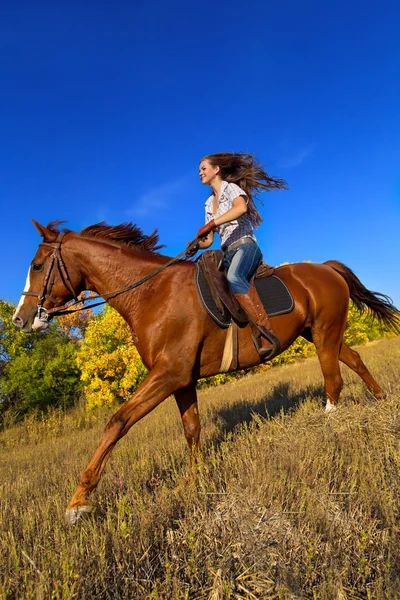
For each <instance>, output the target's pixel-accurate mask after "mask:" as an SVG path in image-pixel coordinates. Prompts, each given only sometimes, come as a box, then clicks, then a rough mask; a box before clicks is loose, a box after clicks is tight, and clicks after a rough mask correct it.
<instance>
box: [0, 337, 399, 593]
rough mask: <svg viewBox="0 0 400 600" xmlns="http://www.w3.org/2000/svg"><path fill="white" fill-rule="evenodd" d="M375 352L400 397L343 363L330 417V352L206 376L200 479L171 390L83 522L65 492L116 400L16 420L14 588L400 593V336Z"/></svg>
mask: <svg viewBox="0 0 400 600" xmlns="http://www.w3.org/2000/svg"><path fill="white" fill-rule="evenodd" d="M360 352H361V354H362V356H363V358H364V359H365V362H366V363H367V365H368V367H369V368H370V370H371V372H372V373H373V374H374V375H375V376H376V378H377V379H378V381H379V382H380V383H381V385H382V386H383V387H384V388H385V390H386V391H387V393H388V397H387V399H386V400H382V401H379V402H376V401H374V400H373V399H372V398H371V396H370V395H369V393H368V392H367V391H366V390H365V388H364V387H363V385H362V382H361V380H359V379H358V377H357V376H355V375H354V374H353V373H351V372H349V371H348V370H347V369H346V368H345V367H343V369H342V371H343V374H344V378H345V386H344V389H343V392H342V396H341V403H340V409H339V410H338V411H336V412H335V413H331V414H330V415H329V416H328V415H326V414H325V413H324V411H323V399H322V376H321V374H320V370H319V366H318V363H317V361H316V359H307V360H306V361H304V362H301V363H297V364H295V365H291V366H286V367H280V368H276V369H272V370H271V371H268V373H267V374H265V375H254V376H248V377H246V378H244V379H243V380H240V381H238V382H236V383H233V384H228V385H226V386H222V387H219V388H210V389H207V390H204V391H201V392H200V393H199V404H200V411H201V417H202V425H203V435H202V439H203V444H204V452H203V456H202V459H201V461H200V463H199V465H198V467H197V469H196V472H193V473H192V477H191V479H190V480H189V482H188V483H187V484H186V485H184V484H183V480H184V477H185V474H186V473H187V470H188V466H187V450H186V442H185V440H184V436H183V433H182V429H181V424H180V419H179V414H178V409H177V408H176V406H175V403H174V400H173V399H172V398H170V399H168V400H167V401H166V402H165V403H164V404H163V405H161V406H160V407H159V408H158V409H157V410H156V411H155V412H153V413H152V414H151V415H149V416H148V417H147V418H146V419H144V420H143V421H142V422H141V423H139V424H137V425H136V426H135V427H134V428H133V429H132V430H131V432H130V433H129V435H128V436H127V437H126V438H124V439H123V440H122V441H121V442H120V443H119V445H118V446H117V448H116V449H115V450H114V453H113V454H112V456H111V459H110V461H109V463H108V466H107V469H106V472H105V474H104V477H103V479H102V481H101V483H100V485H99V488H98V491H97V492H96V493H95V495H94V497H93V501H94V503H95V506H96V510H95V512H94V513H93V514H92V515H91V516H90V517H88V518H87V519H85V520H83V521H82V522H80V523H79V524H78V525H77V526H75V527H74V528H67V527H66V526H65V525H64V511H65V507H66V505H67V503H68V501H69V498H70V496H71V495H72V493H73V491H74V489H75V487H76V484H77V481H78V478H79V475H80V472H81V471H82V470H83V468H84V467H85V466H86V464H87V462H88V460H89V458H90V456H91V454H92V452H93V451H94V449H95V447H96V444H97V441H98V438H99V436H100V434H101V431H102V429H103V427H104V425H105V423H106V421H107V419H108V416H109V415H107V414H106V413H104V412H99V413H95V414H91V415H87V414H85V413H84V411H83V410H76V411H73V412H71V413H69V414H65V415H64V414H62V413H60V412H56V411H55V412H54V413H52V414H51V415H50V416H49V418H48V419H47V421H45V422H42V423H40V422H37V421H35V420H34V419H30V420H28V421H27V422H26V423H24V424H23V425H19V426H15V427H13V428H11V429H9V430H8V431H6V432H4V433H3V434H1V436H0V468H1V474H0V477H1V480H0V483H1V494H0V553H1V554H0V555H1V557H2V560H1V562H0V573H1V575H0V577H1V580H0V598H1V599H2V600H3V599H8V598H10V599H11V598H18V599H30V598H33V599H35V600H36V599H38V600H40V599H46V600H47V599H50V598H54V599H62V600H68V599H72V598H77V599H79V600H81V599H85V600H86V599H92V598H96V599H97V598H99V599H103V598H104V599H125V598H126V599H138V600H140V599H143V600H144V599H153V600H154V599H184V598H187V599H193V600H194V599H203V598H204V599H209V600H223V599H235V600H240V599H245V600H253V599H265V600H268V599H271V600H272V599H273V598H274V599H294V598H299V599H300V598H314V599H326V600H335V599H337V600H339V599H340V600H344V599H346V598H370V599H374V600H375V599H378V600H379V599H383V598H385V599H393V600H394V599H398V598H399V597H400V567H399V566H398V565H400V543H399V542H400V538H399V516H400V500H399V486H400V470H399V469H400V447H399V439H400V412H399V408H400V383H399V378H398V371H399V364H400V338H393V339H389V340H383V341H380V342H374V343H372V344H369V345H368V346H366V347H364V348H362V349H361V350H360ZM267 411H268V414H269V417H268V414H267Z"/></svg>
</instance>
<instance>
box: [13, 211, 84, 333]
mask: <svg viewBox="0 0 400 600" xmlns="http://www.w3.org/2000/svg"><path fill="white" fill-rule="evenodd" d="M33 224H34V225H35V227H36V229H37V230H38V231H39V233H40V235H41V236H42V238H43V241H42V242H41V243H40V244H39V248H38V250H37V252H36V254H35V256H34V258H33V260H32V262H31V265H30V267H29V271H28V276H27V278H26V284H25V289H24V291H23V292H22V296H21V300H20V301H19V304H18V306H17V309H16V311H15V313H14V315H13V319H12V320H13V323H14V325H16V326H17V327H18V328H19V329H21V330H22V331H24V332H30V331H41V330H43V329H47V327H48V326H49V320H50V318H51V317H52V314H51V313H52V312H54V308H55V307H58V306H62V305H64V304H65V303H66V302H68V301H69V300H71V299H72V298H75V299H76V297H77V293H79V292H80V291H81V290H80V289H79V286H80V284H81V279H82V276H81V274H80V272H79V270H78V269H77V267H76V266H75V265H74V264H71V261H69V264H68V265H66V263H65V261H64V258H65V253H66V245H67V244H66V243H65V242H64V241H63V240H64V236H65V235H68V234H65V233H59V232H58V231H54V230H53V229H49V228H48V227H44V226H43V225H40V224H39V223H37V222H36V221H35V220H33ZM52 309H53V311H52Z"/></svg>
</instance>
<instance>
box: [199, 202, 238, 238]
mask: <svg viewBox="0 0 400 600" xmlns="http://www.w3.org/2000/svg"><path fill="white" fill-rule="evenodd" d="M246 212H247V203H246V200H245V197H244V196H237V197H236V198H234V200H233V201H232V208H230V209H229V210H227V211H226V213H224V214H223V215H221V216H219V217H215V219H212V220H211V221H208V223H206V224H205V225H203V227H200V229H199V230H198V232H197V234H196V238H200V240H199V248H208V247H209V246H211V244H212V243H213V240H214V231H213V230H214V229H215V228H216V227H218V226H219V225H223V224H224V223H229V222H230V221H234V220H235V219H238V218H239V217H241V216H242V215H244V213H246Z"/></svg>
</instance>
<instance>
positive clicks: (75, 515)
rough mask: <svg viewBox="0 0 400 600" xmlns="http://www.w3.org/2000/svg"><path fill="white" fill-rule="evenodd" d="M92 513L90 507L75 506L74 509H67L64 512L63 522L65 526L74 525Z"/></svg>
mask: <svg viewBox="0 0 400 600" xmlns="http://www.w3.org/2000/svg"><path fill="white" fill-rule="evenodd" d="M91 512H92V507H91V506H90V505H89V504H87V505H86V506H76V507H75V508H67V510H66V512H65V522H66V524H67V525H75V524H76V523H77V522H78V521H79V519H80V518H81V517H83V516H84V515H87V514H89V513H91Z"/></svg>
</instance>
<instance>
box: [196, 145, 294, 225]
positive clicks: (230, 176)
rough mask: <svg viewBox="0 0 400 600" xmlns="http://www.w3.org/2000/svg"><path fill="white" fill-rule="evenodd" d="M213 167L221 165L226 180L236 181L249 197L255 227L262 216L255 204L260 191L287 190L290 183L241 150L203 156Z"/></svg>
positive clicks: (249, 207) (222, 175)
mask: <svg viewBox="0 0 400 600" xmlns="http://www.w3.org/2000/svg"><path fill="white" fill-rule="evenodd" d="M203 160H207V161H208V162H209V163H210V165H212V166H213V167H219V168H220V170H221V178H222V179H223V180H224V181H228V182H232V183H236V184H237V185H238V186H239V187H241V188H242V190H243V191H245V192H246V194H247V197H248V200H249V202H248V215H249V216H250V219H251V222H252V223H253V225H254V227H258V226H259V225H260V223H261V221H262V217H261V215H260V213H259V212H258V210H257V208H256V205H255V198H256V197H257V195H258V194H259V193H260V192H270V191H273V190H286V189H287V188H288V185H287V183H286V181H285V180H284V179H279V178H277V177H271V176H270V175H268V173H267V172H266V170H265V169H264V167H262V166H261V165H260V163H259V162H258V160H257V159H256V158H255V157H254V156H252V155H251V154H246V153H239V152H234V153H231V152H218V153H216V154H208V155H207V156H204V158H202V161H203Z"/></svg>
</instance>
